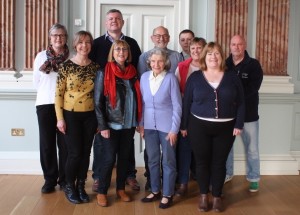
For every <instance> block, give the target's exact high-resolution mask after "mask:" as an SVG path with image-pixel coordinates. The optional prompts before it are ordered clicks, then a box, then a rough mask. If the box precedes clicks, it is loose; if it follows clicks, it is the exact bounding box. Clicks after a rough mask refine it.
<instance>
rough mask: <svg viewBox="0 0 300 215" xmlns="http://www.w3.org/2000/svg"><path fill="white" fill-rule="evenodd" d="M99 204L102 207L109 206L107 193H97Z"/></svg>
mask: <svg viewBox="0 0 300 215" xmlns="http://www.w3.org/2000/svg"><path fill="white" fill-rule="evenodd" d="M97 204H98V205H100V206H102V207H107V195H105V194H97Z"/></svg>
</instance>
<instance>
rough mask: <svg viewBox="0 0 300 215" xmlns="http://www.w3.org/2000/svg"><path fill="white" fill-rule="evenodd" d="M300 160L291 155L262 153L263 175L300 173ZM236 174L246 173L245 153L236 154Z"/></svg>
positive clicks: (261, 168) (261, 172)
mask: <svg viewBox="0 0 300 215" xmlns="http://www.w3.org/2000/svg"><path fill="white" fill-rule="evenodd" d="M299 158H300V157H299ZM299 162H300V159H299V160H297V159H296V158H295V157H294V156H291V155H260V174H261V175H299ZM234 174H235V175H245V174H246V161H245V156H244V155H241V154H240V155H234Z"/></svg>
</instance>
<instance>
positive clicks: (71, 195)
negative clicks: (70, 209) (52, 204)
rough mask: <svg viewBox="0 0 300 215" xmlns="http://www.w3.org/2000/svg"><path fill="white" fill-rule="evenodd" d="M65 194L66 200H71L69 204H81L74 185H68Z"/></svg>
mask: <svg viewBox="0 0 300 215" xmlns="http://www.w3.org/2000/svg"><path fill="white" fill-rule="evenodd" d="M65 194H66V198H67V199H68V200H69V202H71V203H73V204H79V203H80V202H81V201H80V199H79V196H78V193H77V191H76V190H75V187H74V185H72V184H66V188H65Z"/></svg>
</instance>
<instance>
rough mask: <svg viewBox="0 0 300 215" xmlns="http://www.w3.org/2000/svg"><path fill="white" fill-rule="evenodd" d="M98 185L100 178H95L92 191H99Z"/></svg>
mask: <svg viewBox="0 0 300 215" xmlns="http://www.w3.org/2000/svg"><path fill="white" fill-rule="evenodd" d="M98 187H99V179H95V180H94V183H93V185H92V191H94V192H96V193H97V192H98Z"/></svg>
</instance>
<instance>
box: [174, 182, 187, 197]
mask: <svg viewBox="0 0 300 215" xmlns="http://www.w3.org/2000/svg"><path fill="white" fill-rule="evenodd" d="M187 190H188V185H187V184H179V187H178V189H177V190H176V193H175V194H176V196H185V195H186V194H187Z"/></svg>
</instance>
